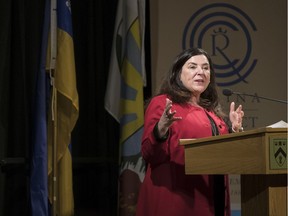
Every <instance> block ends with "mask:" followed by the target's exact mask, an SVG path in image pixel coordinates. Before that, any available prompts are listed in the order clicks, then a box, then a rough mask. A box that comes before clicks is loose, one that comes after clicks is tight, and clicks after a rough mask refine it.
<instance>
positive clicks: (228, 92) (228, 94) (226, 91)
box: [222, 89, 233, 96]
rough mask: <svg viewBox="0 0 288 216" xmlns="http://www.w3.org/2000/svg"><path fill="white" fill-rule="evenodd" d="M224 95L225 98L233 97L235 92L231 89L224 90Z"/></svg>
mask: <svg viewBox="0 0 288 216" xmlns="http://www.w3.org/2000/svg"><path fill="white" fill-rule="evenodd" d="M222 93H223V95H225V96H231V95H232V94H233V92H232V91H231V90H230V89H224V90H223V91H222Z"/></svg>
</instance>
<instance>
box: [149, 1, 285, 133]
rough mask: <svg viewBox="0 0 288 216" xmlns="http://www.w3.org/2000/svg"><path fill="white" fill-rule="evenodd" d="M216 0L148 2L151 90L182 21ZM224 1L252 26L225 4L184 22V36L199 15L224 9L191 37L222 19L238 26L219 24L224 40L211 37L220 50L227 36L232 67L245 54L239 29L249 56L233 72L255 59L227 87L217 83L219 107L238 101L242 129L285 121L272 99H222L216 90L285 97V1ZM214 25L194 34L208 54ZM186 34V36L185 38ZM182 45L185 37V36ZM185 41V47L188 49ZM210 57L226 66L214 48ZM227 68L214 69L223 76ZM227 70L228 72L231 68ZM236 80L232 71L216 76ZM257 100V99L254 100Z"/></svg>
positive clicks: (173, 51) (169, 58)
mask: <svg viewBox="0 0 288 216" xmlns="http://www.w3.org/2000/svg"><path fill="white" fill-rule="evenodd" d="M216 2H217V1H207V0H202V1H196V0H178V1H175V0H151V1H150V13H151V18H150V19H151V24H150V25H151V51H152V54H151V60H152V88H153V91H155V89H156V88H157V87H158V86H159V83H160V80H161V78H162V76H163V74H165V73H166V72H167V71H168V70H169V68H170V66H171V64H172V62H173V60H174V57H175V56H176V55H177V54H178V53H179V52H180V51H181V50H182V41H183V40H182V37H183V32H184V29H185V26H186V24H187V23H188V21H189V19H190V18H191V16H192V15H193V14H195V12H196V11H198V10H199V9H200V8H203V7H205V6H208V5H211V4H213V3H216ZM221 2H222V3H228V4H229V5H232V6H233V7H236V8H238V9H240V10H242V11H243V12H244V13H245V14H247V16H248V17H249V18H250V19H251V21H252V22H253V23H254V24H255V26H256V30H255V29H253V28H252V26H251V25H250V23H249V21H248V19H247V18H245V17H244V16H242V14H241V13H239V11H238V10H234V9H231V7H230V6H229V7H211V8H210V9H209V10H205V11H204V12H202V13H199V15H198V16H196V18H194V19H193V21H194V22H191V25H190V26H189V28H188V29H189V31H190V32H188V34H187V35H188V36H190V35H189V34H191V30H192V29H193V25H195V23H197V21H198V22H199V20H200V18H202V17H204V16H206V15H209V14H213V13H214V12H225V13H226V14H229V16H232V17H233V16H234V18H231V17H230V18H229V17H227V16H226V15H225V16H224V15H219V16H212V18H207V19H205V21H203V22H202V23H201V24H200V27H199V28H198V30H197V31H196V33H195V38H196V39H197V40H198V39H199V38H200V32H201V31H202V30H203V29H204V28H205V27H207V26H208V25H209V24H210V23H213V22H214V21H226V23H229V25H230V24H231V25H232V26H235V27H236V28H238V31H236V30H235V29H234V30H233V29H231V28H230V27H229V26H227V25H222V29H226V30H227V32H226V34H225V35H226V38H225V37H223V35H222V36H217V37H214V38H217V39H216V43H215V44H216V45H217V46H218V47H219V48H223V47H224V46H225V44H227V40H229V44H228V46H227V47H226V49H223V52H224V53H225V55H226V57H228V58H229V60H235V59H238V64H235V68H236V70H238V68H239V67H240V64H241V62H242V63H243V62H244V60H243V59H244V56H245V55H246V53H247V39H246V36H245V35H247V34H245V32H244V29H246V30H247V32H248V35H249V37H251V48H252V51H251V56H250V57H249V58H248V60H247V61H246V62H245V64H243V65H244V66H243V68H242V69H241V70H239V71H238V75H239V76H241V77H243V76H245V74H246V73H248V72H247V71H249V67H250V66H251V65H252V63H253V61H254V60H256V61H257V63H256V66H255V67H254V68H253V70H250V74H249V75H248V76H247V77H246V78H245V79H242V81H240V82H237V83H234V84H233V85H229V86H219V94H220V96H221V99H222V103H223V106H224V108H225V110H228V107H229V104H230V102H231V101H235V102H236V103H237V104H239V103H241V104H242V105H243V107H244V110H245V117H246V118H245V121H244V126H245V129H246V130H248V129H251V128H258V127H264V126H267V125H270V124H273V123H275V122H277V121H280V120H284V121H287V105H286V104H281V103H277V102H272V101H265V100H262V99H259V98H257V97H256V98H253V97H247V96H246V97H245V100H244V101H243V100H241V99H239V98H238V97H237V96H234V95H233V96H231V97H230V98H227V97H225V96H223V95H222V90H223V89H225V88H230V89H232V90H234V91H237V92H244V93H247V94H253V95H254V94H256V95H258V96H262V97H269V98H276V99H281V100H285V101H286V100H287V3H286V0H277V3H276V2H273V1H270V0H254V1H251V0H241V1H227V0H226V1H225V0H224V1H221ZM235 17H236V18H237V19H239V20H240V23H243V25H244V27H241V25H240V24H239V22H237V21H235ZM219 27H221V25H220V24H218V25H214V26H213V27H210V28H207V29H208V30H207V31H206V32H205V33H204V34H203V37H202V38H200V39H202V40H203V43H202V48H204V49H206V50H207V51H208V52H209V53H210V54H212V52H213V51H212V50H213V47H214V48H215V46H213V44H212V37H213V36H212V35H213V34H214V35H215V33H213V30H218V29H219ZM185 38H187V37H185ZM185 41H186V43H187V40H185ZM188 46H189V44H188V45H187V46H186V47H188ZM212 60H213V62H214V63H216V64H217V65H223V64H226V60H227V59H225V58H224V56H223V55H220V53H219V52H217V53H216V55H215V56H212ZM231 70H232V69H231V68H228V69H226V70H216V72H217V73H218V74H227V72H229V71H231ZM232 71H233V70H232ZM236 79H237V73H235V74H234V75H233V76H230V77H226V78H217V80H219V82H221V83H227V82H233V81H235V80H236ZM257 99H259V100H257Z"/></svg>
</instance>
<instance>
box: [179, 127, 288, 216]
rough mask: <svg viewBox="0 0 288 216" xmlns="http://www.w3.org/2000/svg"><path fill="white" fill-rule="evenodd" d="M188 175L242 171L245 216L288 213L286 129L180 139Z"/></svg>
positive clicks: (262, 129)
mask: <svg viewBox="0 0 288 216" xmlns="http://www.w3.org/2000/svg"><path fill="white" fill-rule="evenodd" d="M180 145H184V148H185V172H186V174H240V175H241V212H242V215H244V216H268V215H269V216H287V128H259V129H255V130H250V131H245V132H240V133H232V134H225V135H220V136H213V137H209V138H201V139H181V140H180Z"/></svg>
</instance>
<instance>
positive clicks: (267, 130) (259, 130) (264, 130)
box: [179, 127, 288, 145]
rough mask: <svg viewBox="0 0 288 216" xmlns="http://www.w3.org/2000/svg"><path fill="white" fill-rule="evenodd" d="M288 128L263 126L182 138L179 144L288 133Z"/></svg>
mask: <svg viewBox="0 0 288 216" xmlns="http://www.w3.org/2000/svg"><path fill="white" fill-rule="evenodd" d="M287 131H288V128H271V127H263V128H257V129H251V130H247V131H243V132H238V133H230V134H223V135H219V136H211V137H204V138H198V139H180V140H179V144H180V145H187V144H195V143H203V142H208V141H212V140H213V141H216V140H217V141H219V140H222V139H223V140H224V139H230V138H237V137H245V136H250V135H259V134H264V133H267V134H269V133H286V135H287Z"/></svg>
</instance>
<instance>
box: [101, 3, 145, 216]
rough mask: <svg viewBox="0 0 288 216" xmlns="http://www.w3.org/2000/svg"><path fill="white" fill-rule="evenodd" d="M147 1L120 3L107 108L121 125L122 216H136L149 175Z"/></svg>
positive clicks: (120, 193)
mask: <svg viewBox="0 0 288 216" xmlns="http://www.w3.org/2000/svg"><path fill="white" fill-rule="evenodd" d="M144 30H145V0H120V1H119V2H118V8H117V15H116V21H115V29H114V38H113V45H112V52H111V59H110V69H109V77H108V82H107V89H106V95H105V109H106V110H107V112H109V113H110V114H111V115H112V116H113V118H115V120H116V121H118V122H119V124H120V149H121V155H120V176H119V190H120V191H119V215H120V216H122V215H134V214H135V210H136V205H137V199H138V192H139V187H140V185H141V182H142V181H143V178H144V175H145V164H144V162H143V159H142V157H141V151H140V150H141V137H142V132H143V124H144V100H143V87H144V85H145V81H146V77H145V64H144V63H145V62H144V54H145V53H144V32H145V31H144Z"/></svg>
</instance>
